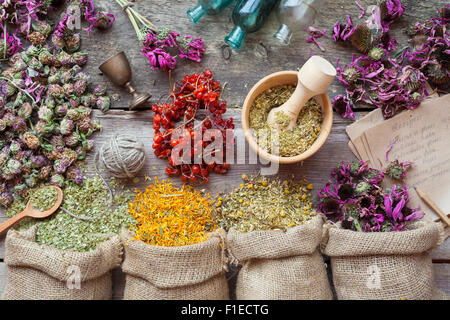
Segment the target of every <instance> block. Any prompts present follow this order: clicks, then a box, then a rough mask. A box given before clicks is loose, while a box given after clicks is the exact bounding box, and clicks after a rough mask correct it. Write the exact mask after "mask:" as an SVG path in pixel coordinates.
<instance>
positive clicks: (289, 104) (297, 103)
mask: <svg viewBox="0 0 450 320" xmlns="http://www.w3.org/2000/svg"><path fill="white" fill-rule="evenodd" d="M335 77H336V69H335V68H334V67H333V65H332V64H331V63H330V62H328V61H327V60H325V59H324V58H322V57H319V56H312V57H311V58H309V60H308V61H306V63H305V64H304V65H303V67H302V68H301V69H300V71H299V72H298V83H297V88H296V89H295V91H294V93H293V94H292V96H291V97H290V98H289V100H288V101H286V102H285V103H284V104H282V105H281V106H279V107H277V108H273V109H272V110H270V112H269V115H268V117H267V122H268V123H269V125H270V126H271V127H272V128H275V129H279V130H281V129H287V130H292V129H294V127H295V125H296V123H297V118H298V114H299V113H300V110H301V109H302V108H303V106H304V105H305V103H307V102H308V100H309V99H311V98H312V97H314V96H316V95H318V94H322V93H325V92H326V91H327V90H328V88H329V86H330V85H331V83H332V82H333V80H334V78H335ZM280 111H281V112H283V113H284V114H285V115H286V116H288V117H289V118H290V119H291V120H290V122H289V125H288V126H287V128H280V127H279V125H278V124H277V123H276V121H275V120H276V114H277V113H278V112H280Z"/></svg>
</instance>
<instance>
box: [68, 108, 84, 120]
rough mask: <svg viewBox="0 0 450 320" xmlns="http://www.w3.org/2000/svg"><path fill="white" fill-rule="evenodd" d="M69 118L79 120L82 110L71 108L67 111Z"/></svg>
mask: <svg viewBox="0 0 450 320" xmlns="http://www.w3.org/2000/svg"><path fill="white" fill-rule="evenodd" d="M67 118H69V119H70V120H72V121H77V120H78V119H80V118H81V112H80V111H79V110H78V109H69V110H68V111H67Z"/></svg>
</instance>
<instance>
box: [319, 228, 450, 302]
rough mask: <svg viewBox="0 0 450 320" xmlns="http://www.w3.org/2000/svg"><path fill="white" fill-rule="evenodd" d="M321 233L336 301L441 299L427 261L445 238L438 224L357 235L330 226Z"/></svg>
mask: <svg viewBox="0 0 450 320" xmlns="http://www.w3.org/2000/svg"><path fill="white" fill-rule="evenodd" d="M324 229H325V230H326V232H324V233H325V236H324V245H325V250H324V253H325V254H326V255H328V256H330V258H331V270H332V273H333V282H334V287H335V288H336V293H337V297H338V299H351V300H356V299H361V300H364V299H370V300H391V299H392V300H399V299H408V300H419V299H426V300H428V299H442V298H446V295H445V293H443V292H441V291H439V290H438V289H437V288H436V286H435V284H434V279H433V265H432V261H431V256H430V251H431V250H432V249H433V248H435V247H437V246H438V245H439V244H441V243H442V241H443V238H444V234H443V228H442V226H440V225H438V224H437V223H426V224H423V223H421V224H417V225H416V226H415V227H414V228H413V229H411V230H408V231H402V232H356V231H351V230H343V229H340V228H337V227H336V226H333V225H331V224H327V225H326V226H325V228H324Z"/></svg>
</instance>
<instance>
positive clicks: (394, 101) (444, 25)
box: [333, 0, 450, 118]
mask: <svg viewBox="0 0 450 320" xmlns="http://www.w3.org/2000/svg"><path fill="white" fill-rule="evenodd" d="M404 12H405V5H404V4H403V3H402V1H400V0H379V1H378V7H377V9H376V10H373V12H372V16H371V18H370V19H369V20H367V21H364V22H363V23H360V24H356V23H354V21H353V20H352V17H351V16H350V15H349V14H347V22H346V23H341V22H340V21H339V22H337V23H336V25H335V26H334V30H333V39H334V40H335V42H344V43H349V44H351V45H352V46H354V47H355V48H356V49H357V50H358V51H359V53H360V55H357V54H354V55H353V56H352V60H351V62H350V63H349V64H346V65H344V66H340V65H339V61H338V66H337V71H338V79H339V81H340V82H341V83H343V84H344V85H345V87H346V90H345V91H346V93H345V95H337V96H336V97H335V98H334V99H333V106H334V109H335V110H336V111H337V112H338V113H339V114H340V115H341V116H342V117H344V118H346V117H351V118H354V114H353V108H354V106H355V104H357V103H365V104H369V105H372V106H374V107H378V108H381V109H382V111H383V115H384V117H385V118H390V117H393V116H394V115H396V114H397V113H399V112H401V111H403V110H406V109H415V108H417V107H418V106H419V104H420V103H421V102H422V101H423V100H424V99H425V98H426V97H427V96H428V95H430V94H431V92H429V91H428V90H427V88H426V83H427V82H428V83H430V84H432V85H434V86H435V87H436V88H437V89H438V90H439V91H443V92H448V83H449V79H450V50H449V45H450V29H449V22H450V14H449V12H450V5H449V4H446V5H445V6H444V8H443V9H441V10H438V16H437V17H434V18H432V19H430V20H428V21H426V22H425V23H420V22H417V23H415V24H414V25H411V26H410V27H409V28H408V29H407V34H408V35H409V37H410V44H408V45H406V46H403V47H399V43H398V41H397V40H396V39H395V38H394V37H392V36H391V35H390V34H389V29H390V27H391V25H392V24H393V23H394V22H395V21H397V20H398V19H400V18H401V17H402V16H403V14H404ZM364 13H365V12H364V11H363V12H362V14H361V16H360V18H362V17H363V16H364Z"/></svg>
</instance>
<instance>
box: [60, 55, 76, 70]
mask: <svg viewBox="0 0 450 320" xmlns="http://www.w3.org/2000/svg"><path fill="white" fill-rule="evenodd" d="M58 61H59V62H60V63H61V65H62V66H63V67H72V66H73V65H75V60H74V59H73V57H72V56H71V55H70V54H68V53H67V52H65V51H60V52H59V53H58Z"/></svg>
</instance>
